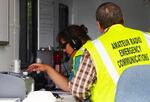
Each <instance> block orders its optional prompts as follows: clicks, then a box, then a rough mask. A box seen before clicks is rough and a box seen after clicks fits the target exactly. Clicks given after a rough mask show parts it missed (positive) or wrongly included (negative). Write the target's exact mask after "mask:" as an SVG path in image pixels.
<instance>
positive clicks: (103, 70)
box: [86, 24, 150, 102]
mask: <svg viewBox="0 0 150 102" xmlns="http://www.w3.org/2000/svg"><path fill="white" fill-rule="evenodd" d="M148 39H150V38H149V35H147V34H144V33H143V32H141V31H138V30H133V29H130V28H127V27H124V26H122V25H120V24H116V25H113V26H111V27H110V28H109V29H108V31H107V32H105V33H104V34H103V35H102V36H100V37H99V38H98V39H96V40H94V41H93V42H87V44H86V49H87V50H88V51H89V53H90V55H91V57H92V59H93V62H94V64H95V66H96V72H97V81H96V83H95V84H94V85H93V86H92V88H91V101H92V102H114V98H115V91H116V84H117V81H118V79H119V77H120V75H121V74H122V72H123V71H124V70H125V69H127V68H128V67H130V66H135V65H142V64H150V40H148Z"/></svg>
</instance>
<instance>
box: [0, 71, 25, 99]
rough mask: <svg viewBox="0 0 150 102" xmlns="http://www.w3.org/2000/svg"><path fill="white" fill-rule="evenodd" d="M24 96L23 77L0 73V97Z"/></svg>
mask: <svg viewBox="0 0 150 102" xmlns="http://www.w3.org/2000/svg"><path fill="white" fill-rule="evenodd" d="M25 96H26V88H25V82H24V80H23V79H21V78H19V77H16V76H12V75H8V74H2V73H0V98H20V100H23V99H24V98H25Z"/></svg>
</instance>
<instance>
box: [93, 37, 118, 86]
mask: <svg viewBox="0 0 150 102" xmlns="http://www.w3.org/2000/svg"><path fill="white" fill-rule="evenodd" d="M95 42H97V43H95ZM93 44H94V45H95V47H96V49H97V51H98V52H99V55H100V56H101V58H102V60H103V63H104V65H105V66H106V69H107V71H108V72H109V74H110V76H111V78H112V80H113V81H114V83H115V84H117V82H118V79H119V75H118V73H117V71H116V69H115V67H114V65H113V64H112V61H111V59H110V57H109V56H108V54H107V51H106V50H105V47H104V46H103V44H102V43H101V41H100V40H98V39H96V40H94V41H93Z"/></svg>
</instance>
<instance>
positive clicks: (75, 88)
mask: <svg viewBox="0 0 150 102" xmlns="http://www.w3.org/2000/svg"><path fill="white" fill-rule="evenodd" d="M95 80H96V69H95V66H94V64H93V62H92V59H91V57H90V54H89V53H88V51H85V52H84V56H83V58H82V59H81V62H80V65H79V68H78V71H77V73H76V75H75V77H73V79H72V80H71V81H70V82H69V88H70V91H71V93H72V94H73V95H74V96H76V97H78V98H79V99H86V98H88V97H89V96H90V88H91V86H92V84H93V83H94V82H95Z"/></svg>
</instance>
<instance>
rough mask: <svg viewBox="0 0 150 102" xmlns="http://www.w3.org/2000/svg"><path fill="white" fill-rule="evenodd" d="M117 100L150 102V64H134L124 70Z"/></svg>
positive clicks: (117, 92) (116, 101) (117, 101)
mask: <svg viewBox="0 0 150 102" xmlns="http://www.w3.org/2000/svg"><path fill="white" fill-rule="evenodd" d="M115 102H150V65H140V66H134V67H131V68H129V69H127V70H125V71H124V72H123V74H122V75H121V77H120V79H119V81H118V85H117V90H116V96H115Z"/></svg>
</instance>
